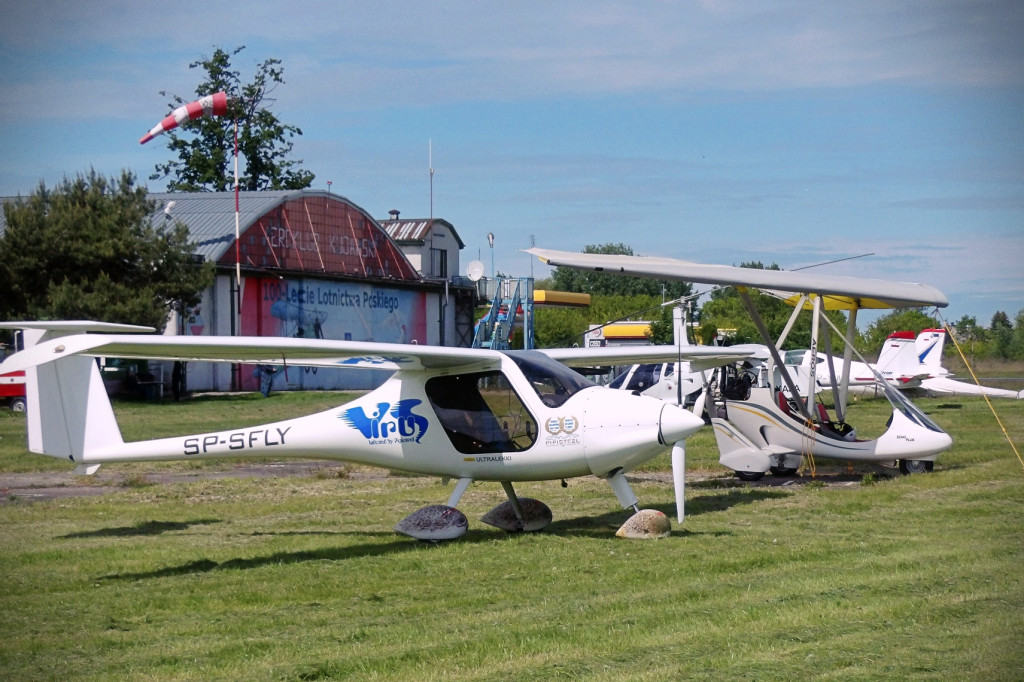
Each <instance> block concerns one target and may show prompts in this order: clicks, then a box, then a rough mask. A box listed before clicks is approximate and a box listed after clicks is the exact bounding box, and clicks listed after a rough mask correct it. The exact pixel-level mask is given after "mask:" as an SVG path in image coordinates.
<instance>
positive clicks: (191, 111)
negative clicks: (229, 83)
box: [139, 92, 228, 144]
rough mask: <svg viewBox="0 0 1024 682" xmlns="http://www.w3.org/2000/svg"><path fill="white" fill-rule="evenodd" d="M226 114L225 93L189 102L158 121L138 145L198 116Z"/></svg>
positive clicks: (226, 102) (226, 98) (216, 93)
mask: <svg viewBox="0 0 1024 682" xmlns="http://www.w3.org/2000/svg"><path fill="white" fill-rule="evenodd" d="M226 113H228V94H227V93H226V92H215V93H214V94H212V95H207V96H206V97H200V98H199V99H197V100H196V101H195V102H189V103H188V104H185V105H183V106H180V107H178V108H177V109H175V110H174V111H172V112H171V113H170V114H169V115H168V116H167V117H166V118H164V120H162V121H160V123H158V124H157V125H155V126H153V129H152V130H150V131H149V132H148V133H146V134H145V135H143V136H142V139H141V140H139V144H146V143H147V142H149V141H150V140H152V139H153V138H154V137H156V136H157V135H159V134H160V133H163V132H166V131H168V130H170V129H172V128H176V127H178V126H179V125H181V124H182V123H184V122H185V121H189V120H191V119H194V118H199V117H200V116H223V115H224V114H226Z"/></svg>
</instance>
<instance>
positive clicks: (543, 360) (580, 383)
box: [506, 351, 597, 407]
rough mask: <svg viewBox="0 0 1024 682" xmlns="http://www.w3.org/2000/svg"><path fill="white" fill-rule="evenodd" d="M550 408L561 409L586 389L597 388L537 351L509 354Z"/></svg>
mask: <svg viewBox="0 0 1024 682" xmlns="http://www.w3.org/2000/svg"><path fill="white" fill-rule="evenodd" d="M506 355H508V356H509V357H510V358H512V360H513V361H514V362H515V363H516V364H517V365H519V369H520V370H522V372H523V375H524V376H525V377H526V380H527V381H529V382H530V385H531V386H533V390H534V391H536V392H537V395H538V396H540V399H541V401H542V402H543V403H544V404H545V405H547V406H548V407H559V406H561V405H562V404H563V403H564V402H565V401H566V400H568V399H569V398H570V397H572V396H573V395H575V394H576V393H578V392H579V391H582V390H583V389H584V388H590V387H591V386H597V384H595V383H594V382H593V381H591V380H590V379H587V378H586V377H584V376H583V375H582V374H577V373H576V372H574V371H572V370H571V369H569V368H568V367H566V366H565V365H563V364H562V363H560V362H556V361H554V360H552V359H551V358H549V357H548V356H546V355H544V354H543V353H538V352H536V351H511V352H507V353H506Z"/></svg>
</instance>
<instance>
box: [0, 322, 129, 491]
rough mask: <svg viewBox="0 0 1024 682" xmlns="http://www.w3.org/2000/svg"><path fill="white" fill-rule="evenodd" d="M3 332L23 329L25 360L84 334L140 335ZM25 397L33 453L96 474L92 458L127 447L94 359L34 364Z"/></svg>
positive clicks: (64, 328)
mask: <svg viewBox="0 0 1024 682" xmlns="http://www.w3.org/2000/svg"><path fill="white" fill-rule="evenodd" d="M4 327H7V328H10V327H20V328H22V329H24V336H23V338H24V344H25V350H24V351H22V352H23V353H26V355H31V349H32V348H33V347H35V346H38V345H39V344H42V343H45V342H47V341H53V340H55V339H58V338H61V337H65V336H71V335H75V334H78V333H80V332H83V331H115V330H117V331H125V330H129V329H130V330H131V331H139V330H140V328H138V327H129V326H127V325H107V324H104V323H91V322H83V323H78V324H77V325H76V324H75V323H68V322H54V323H46V322H25V323H4ZM19 355H20V354H19ZM16 358H17V356H13V357H12V358H11V360H15V359H16ZM5 364H6V363H5ZM25 397H26V402H27V406H26V407H27V409H26V416H27V422H28V448H29V450H30V451H31V452H35V453H38V454H43V455H49V456H51V457H59V458H61V459H65V458H66V459H69V460H70V461H72V462H75V463H77V464H79V471H81V472H83V473H93V472H94V471H95V470H96V468H97V466H98V465H96V466H92V467H89V466H88V459H89V453H90V452H93V451H96V450H99V449H102V448H105V447H108V446H111V445H119V444H121V443H123V442H124V441H123V439H122V438H121V430H120V428H119V427H118V425H117V420H116V419H115V417H114V410H113V407H112V406H111V404H110V398H108V397H107V391H106V388H105V387H104V385H103V378H102V376H101V375H100V371H99V367H98V366H97V364H96V360H95V359H94V358H92V357H89V356H84V355H74V354H69V355H67V356H65V357H61V358H59V359H56V360H52V361H43V362H40V363H38V364H36V362H34V361H33V363H32V364H31V365H29V366H26V367H25Z"/></svg>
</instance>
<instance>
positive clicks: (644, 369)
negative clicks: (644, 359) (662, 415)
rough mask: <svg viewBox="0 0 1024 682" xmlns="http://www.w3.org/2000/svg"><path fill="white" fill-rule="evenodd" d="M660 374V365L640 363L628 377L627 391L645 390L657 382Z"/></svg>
mask: <svg viewBox="0 0 1024 682" xmlns="http://www.w3.org/2000/svg"><path fill="white" fill-rule="evenodd" d="M660 376H661V365H640V366H639V367H637V368H636V371H635V372H633V376H632V377H630V379H629V383H628V384H627V385H626V390H627V391H646V390H647V389H648V388H650V387H651V386H653V385H654V384H656V383H658V379H659V378H660Z"/></svg>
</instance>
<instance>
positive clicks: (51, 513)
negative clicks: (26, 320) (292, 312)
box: [0, 394, 1024, 680]
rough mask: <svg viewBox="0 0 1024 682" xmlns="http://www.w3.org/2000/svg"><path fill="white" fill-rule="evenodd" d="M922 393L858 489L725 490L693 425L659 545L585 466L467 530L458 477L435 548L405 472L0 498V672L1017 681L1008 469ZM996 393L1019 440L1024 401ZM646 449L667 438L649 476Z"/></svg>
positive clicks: (225, 405)
mask: <svg viewBox="0 0 1024 682" xmlns="http://www.w3.org/2000/svg"><path fill="white" fill-rule="evenodd" d="M321 399H324V400H327V401H328V403H330V402H337V396H329V395H327V396H325V395H317V394H313V395H299V394H296V395H284V394H277V395H272V396H271V398H270V399H269V400H267V401H263V400H262V399H259V400H257V399H255V398H250V397H244V396H243V397H238V398H234V399H221V400H212V399H211V400H206V399H203V400H199V401H195V402H192V403H188V404H183V405H182V406H180V407H179V406H178V405H170V404H164V405H138V404H131V405H126V404H120V405H118V407H117V409H118V413H119V416H120V418H121V419H122V420H123V422H124V424H125V429H124V430H125V434H126V437H127V438H133V437H135V436H131V435H130V434H132V433H140V434H152V435H154V436H155V435H157V431H158V430H160V429H164V428H167V429H169V428H171V427H172V426H176V427H179V428H180V427H182V426H184V427H185V428H186V430H188V429H189V427H193V426H196V425H198V424H199V423H200V422H202V423H203V424H207V425H208V426H200V427H198V428H194V429H192V430H205V429H207V428H210V429H217V428H224V427H230V426H235V425H238V424H239V423H240V422H242V421H246V420H249V421H250V423H253V422H258V421H262V420H266V419H267V414H266V411H267V410H268V409H272V412H273V414H274V416H273V417H272V418H275V419H276V418H278V414H279V413H280V411H282V410H285V409H293V408H294V409H298V410H300V411H307V410H309V408H310V407H315V408H316V409H320V408H319V407H317V406H318V405H319V402H317V401H319V400H321ZM300 403H301V405H300ZM313 403H316V405H314V404H313ZM918 403H919V404H920V405H921V406H922V407H923V408H924V409H925V410H926V411H928V412H929V413H930V414H931V415H932V416H933V418H935V419H936V421H938V422H939V423H940V424H941V425H942V426H943V427H944V428H946V429H947V430H949V432H950V433H951V434H952V435H953V436H954V439H955V441H956V444H955V446H954V449H953V450H952V451H951V452H950V453H947V454H946V455H944V456H943V457H942V458H941V459H940V462H939V464H938V465H937V467H936V471H935V472H934V473H933V474H929V475H921V476H912V477H900V476H898V475H895V474H892V475H890V474H891V470H887V469H878V468H863V467H858V468H857V470H856V471H857V474H858V475H862V476H864V477H868V476H870V477H871V478H870V479H869V480H870V481H872V484H871V485H856V484H855V482H856V481H855V479H854V481H853V483H851V484H849V485H828V486H823V485H805V484H796V485H790V486H784V487H783V486H777V485H762V486H749V485H745V484H744V485H736V484H735V483H734V479H733V478H731V477H729V476H727V475H726V474H725V472H724V470H722V469H720V468H718V465H717V464H716V461H717V453H716V451H715V449H714V439H713V436H711V434H710V433H709V432H707V430H704V431H702V432H701V433H699V434H697V436H695V437H694V438H693V439H692V440H691V442H690V445H689V448H688V459H689V463H690V467H691V471H693V472H695V473H699V474H701V475H700V476H699V477H694V480H692V482H691V484H690V485H689V486H688V489H687V512H688V515H687V519H686V522H685V524H684V525H683V526H682V527H677V528H676V529H675V531H674V533H673V535H672V537H670V538H668V539H665V540H660V541H655V542H641V541H624V540H620V539H617V538H615V537H614V536H613V533H614V530H615V529H616V528H617V527H618V525H619V524H620V523H621V522H622V521H623V520H625V518H626V513H625V512H622V511H620V510H618V509H617V508H616V506H617V505H616V504H615V501H614V497H613V495H612V494H611V492H610V490H609V488H608V486H607V484H605V483H604V482H601V481H597V480H592V479H577V480H572V481H570V482H569V487H568V488H566V489H562V488H561V486H560V485H559V484H558V482H549V483H536V484H520V485H518V486H517V489H518V490H519V492H520V493H521V494H524V495H530V496H533V497H537V498H540V499H543V500H545V501H546V502H547V503H548V504H549V505H550V506H551V508H552V510H553V512H554V515H555V522H554V524H553V525H552V526H551V527H549V528H548V529H547V530H545V531H544V532H541V533H537V534H530V535H506V534H504V533H502V532H499V531H496V530H492V529H489V528H488V527H486V526H484V525H482V524H481V523H479V522H478V521H477V520H476V519H478V518H479V516H480V515H482V514H483V513H485V512H486V511H487V510H488V509H489V508H490V507H491V506H493V505H494V504H497V503H498V502H500V501H501V500H502V499H503V494H502V492H501V490H500V488H499V487H498V486H497V485H494V484H474V485H473V486H472V487H471V488H470V490H469V492H468V493H467V494H466V496H465V497H464V498H463V501H462V503H461V504H460V508H462V509H463V510H464V511H465V512H466V513H467V515H468V516H469V517H470V531H469V533H468V534H467V535H466V536H465V537H464V538H463V539H461V540H459V541H456V542H452V543H448V544H441V545H436V546H434V545H427V544H421V543H417V542H415V541H412V540H409V539H407V538H404V537H400V536H397V535H395V534H394V533H393V532H392V531H391V527H392V526H393V525H394V523H395V522H396V521H397V520H398V519H400V518H402V517H403V516H404V515H406V514H407V513H410V512H411V511H413V510H415V509H417V508H418V507H419V506H422V505H425V504H434V503H438V502H443V501H444V500H445V499H446V498H447V496H448V494H449V493H450V491H451V486H450V485H448V486H445V485H442V484H441V483H440V482H439V481H437V480H435V479H426V478H419V477H410V476H391V477H387V476H379V477H359V476H353V477H349V478H344V479H339V478H331V479H328V478H322V477H317V476H310V477H305V478H280V479H273V480H255V479H216V480H213V479H207V480H201V481H197V482H190V483H180V484H174V485H144V486H137V487H122V488H119V489H118V490H117V491H116V492H112V493H109V494H105V495H102V496H96V497H79V498H69V499H58V500H53V501H42V502H28V501H19V500H14V501H12V502H8V503H5V504H0V546H2V547H3V550H2V552H0V594H2V595H3V596H2V597H0V600H2V601H0V605H2V609H0V638H2V641H3V642H4V644H3V646H0V670H2V671H3V675H4V677H5V678H6V679H19V680H23V679H59V678H64V679H66V678H73V679H85V680H106V679H113V678H117V679H160V680H165V679H166V680H210V679H246V680H314V679H372V680H398V679H402V680H405V679H421V680H441V679H445V680H449V679H454V680H498V679H594V680H620V679H632V680H677V679H759V680H760V679H793V678H798V677H806V678H814V679H897V678H899V679H943V680H945V679H986V680H1000V679H1004V680H1013V679H1021V670H1022V668H1024V584H1022V582H1024V573H1022V571H1021V569H1020V567H1021V565H1022V559H1024V486H1022V483H1024V468H1022V466H1021V464H1020V462H1019V461H1018V460H1017V458H1016V457H1015V456H1014V454H1013V452H1012V450H1011V448H1010V446H1009V445H1008V444H1007V441H1006V439H1005V437H1004V436H1003V434H1002V433H1001V432H1000V430H999V428H998V426H997V425H996V423H995V421H994V420H993V418H992V416H991V414H990V413H989V412H988V408H987V406H986V405H985V403H984V401H983V400H980V399H955V400H953V399H944V400H921V401H918ZM995 404H996V407H997V409H998V410H999V413H1000V416H1001V417H1002V419H1003V422H1004V424H1005V425H1006V427H1007V430H1008V432H1009V434H1010V436H1011V438H1012V439H1013V440H1014V441H1015V442H1016V444H1017V447H1018V449H1020V448H1021V444H1022V441H1024V403H1021V402H1016V401H999V402H997V403H995ZM325 406H326V405H325ZM885 406H886V403H884V402H882V401H866V402H863V401H862V402H860V403H858V405H857V409H858V411H859V412H858V414H857V418H858V419H862V420H863V421H864V422H865V423H867V422H872V423H874V422H878V423H879V424H880V423H883V422H884V419H885V417H886V408H885ZM253 411H255V412H256V414H253ZM216 413H220V414H219V416H218V414H216ZM172 414H173V415H174V416H173V418H171V417H168V416H167V415H172ZM20 419H21V418H20V417H17V416H9V415H2V416H0V437H2V440H0V460H2V461H0V464H2V465H3V466H4V467H5V469H7V470H8V471H9V470H11V469H12V468H16V469H20V468H22V467H23V466H26V465H24V464H23V463H22V459H23V458H24V459H25V461H31V462H34V463H37V464H41V465H49V464H50V463H51V462H53V463H56V464H57V465H59V466H60V467H62V468H64V469H65V470H66V469H67V468H68V467H67V465H65V464H64V463H62V462H59V461H58V460H50V459H49V458H44V457H38V456H29V455H23V454H21V453H18V452H13V453H12V450H14V451H16V450H17V449H18V447H17V446H15V447H11V443H12V442H13V441H16V440H17V439H18V438H19V435H18V433H19V432H18V430H17V429H18V428H19V427H20V428H23V421H19V420H20ZM222 419H223V420H226V422H227V423H225V424H224V425H223V426H221V425H220V424H221V422H220V421H219V420H222ZM858 424H859V422H858ZM181 432H182V431H181V430H178V431H176V433H181ZM160 433H161V435H169V434H165V433H164V432H163V431H160ZM20 437H21V438H22V441H21V442H22V445H21V446H20V447H21V448H23V447H24V445H23V436H20ZM139 437H142V436H139ZM11 459H13V460H14V462H15V464H14V465H13V466H12V465H10V464H9V462H8V460H11ZM819 464H821V463H819ZM133 466H135V467H141V466H142V465H133ZM146 466H149V467H155V466H158V465H146ZM159 466H167V465H159ZM220 466H225V464H223V463H221V464H220ZM667 467H668V460H667V456H665V457H660V458H658V459H657V460H655V461H654V462H653V463H652V464H651V465H650V466H649V467H648V469H649V470H659V469H667ZM133 471H134V470H133ZM148 471H153V470H151V469H140V470H138V474H139V475H143V476H144V475H145V474H146V473H147V472H148ZM698 478H699V479H700V480H697V479H698ZM822 478H823V479H824V478H827V476H825V475H823V476H822ZM806 480H808V479H807V477H804V478H803V479H801V481H802V482H805V481H806ZM844 480H845V479H844ZM634 489H635V490H636V492H637V494H638V495H639V496H640V498H641V500H643V502H644V504H645V506H650V507H655V508H659V509H662V510H663V511H665V512H666V513H670V514H671V513H673V503H672V492H671V488H670V485H669V484H668V483H665V482H662V481H661V480H659V479H658V478H657V477H650V476H648V477H640V478H639V479H638V480H636V481H635V483H634Z"/></svg>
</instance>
